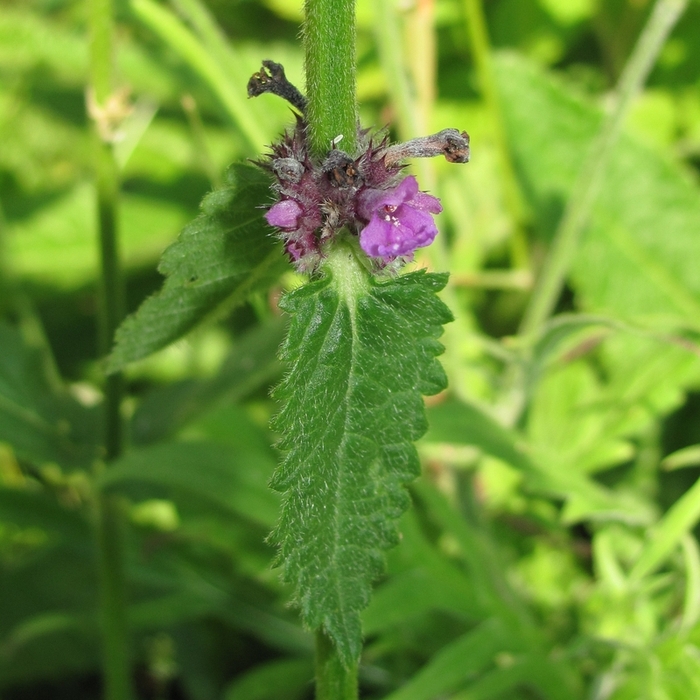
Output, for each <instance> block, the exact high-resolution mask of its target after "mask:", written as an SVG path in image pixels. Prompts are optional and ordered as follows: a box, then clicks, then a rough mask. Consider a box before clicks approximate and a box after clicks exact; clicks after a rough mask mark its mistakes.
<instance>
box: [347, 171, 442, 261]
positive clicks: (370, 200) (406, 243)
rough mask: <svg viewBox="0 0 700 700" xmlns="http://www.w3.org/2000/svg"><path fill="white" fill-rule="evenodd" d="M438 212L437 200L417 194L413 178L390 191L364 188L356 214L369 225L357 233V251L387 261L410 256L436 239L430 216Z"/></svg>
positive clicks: (423, 194)
mask: <svg viewBox="0 0 700 700" xmlns="http://www.w3.org/2000/svg"><path fill="white" fill-rule="evenodd" d="M441 211H442V206H441V205H440V200H439V199H438V198H437V197H433V196H432V195H429V194H426V193H425V192H420V191H419V190H418V181H417V180H416V178H415V177H413V175H409V176H408V177H406V178H404V179H403V180H402V181H401V182H400V183H399V184H398V185H397V186H396V187H394V188H393V189H391V190H377V189H371V188H367V189H365V190H363V191H362V192H361V193H360V194H359V196H358V198H357V213H358V214H359V216H360V217H361V218H363V219H365V220H367V221H369V223H368V224H367V225H366V226H365V227H364V228H363V229H362V231H361V232H360V247H361V248H362V250H364V251H365V253H367V255H369V256H370V257H372V258H384V259H385V260H387V261H390V260H393V259H394V258H397V257H399V256H405V255H411V254H412V253H413V252H414V251H415V250H416V248H422V247H424V246H427V245H430V244H431V243H432V242H433V240H434V239H435V236H436V235H437V228H436V227H435V222H434V221H433V217H432V216H431V215H432V214H439V213H440V212H441Z"/></svg>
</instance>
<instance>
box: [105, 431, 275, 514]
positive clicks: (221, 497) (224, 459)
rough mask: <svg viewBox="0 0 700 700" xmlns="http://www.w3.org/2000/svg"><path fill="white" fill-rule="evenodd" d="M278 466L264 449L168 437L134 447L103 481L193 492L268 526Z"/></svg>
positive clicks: (109, 486)
mask: <svg viewBox="0 0 700 700" xmlns="http://www.w3.org/2000/svg"><path fill="white" fill-rule="evenodd" d="M273 466H274V462H273V461H272V458H271V455H270V454H269V453H264V452H261V451H259V450H242V449H238V450H233V449H231V448H230V447H227V446H225V445H216V444H208V443H204V442H167V443H163V444H160V445H155V446H153V447H147V448H143V449H140V450H132V451H131V452H129V453H128V454H127V455H125V456H124V457H122V458H121V459H119V460H117V461H116V462H114V463H113V464H112V465H111V466H110V468H109V469H108V470H106V471H105V472H103V474H102V475H101V477H100V479H99V483H100V485H101V486H102V487H103V488H105V489H121V490H123V489H124V488H125V487H126V486H127V485H128V484H142V485H145V484H150V485H152V486H158V487H161V488H165V489H168V490H170V489H174V490H175V491H176V492H177V491H181V492H184V493H190V494H192V495H194V496H197V497H199V498H204V499H206V500H207V501H209V502H210V503H213V504H216V505H218V506H219V507H220V508H223V509H224V510H226V511H229V512H233V513H235V514H237V515H239V516H242V517H245V518H247V519H249V520H251V521H252V522H257V523H261V524H262V525H264V526H268V527H269V526H270V525H271V524H272V523H273V522H274V519H275V515H276V513H277V499H276V498H275V495H274V494H273V493H271V492H270V490H269V489H268V488H267V483H266V482H267V479H268V478H269V475H270V473H271V472H272V468H273ZM174 497H175V499H176V500H177V495H176V494H175V495H174Z"/></svg>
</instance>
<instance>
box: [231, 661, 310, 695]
mask: <svg viewBox="0 0 700 700" xmlns="http://www.w3.org/2000/svg"><path fill="white" fill-rule="evenodd" d="M313 675H314V671H313V664H312V662H311V659H289V660H284V661H271V662H269V663H266V664H261V665H260V666H256V667H255V668H254V669H253V670H252V671H249V672H248V673H246V674H244V675H243V676H241V678H239V679H238V680H237V681H235V682H234V683H232V684H231V685H230V686H229V687H228V688H227V689H226V693H225V694H224V700H278V699H279V698H285V700H298V699H300V698H304V697H306V696H307V695H308V692H309V688H310V687H311V683H312V679H313Z"/></svg>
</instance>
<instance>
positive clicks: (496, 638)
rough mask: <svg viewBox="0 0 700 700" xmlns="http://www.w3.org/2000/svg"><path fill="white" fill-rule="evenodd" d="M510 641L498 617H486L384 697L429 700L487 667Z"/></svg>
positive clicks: (388, 699)
mask: <svg viewBox="0 0 700 700" xmlns="http://www.w3.org/2000/svg"><path fill="white" fill-rule="evenodd" d="M511 645H512V641H511V640H509V639H508V634H507V633H506V630H505V629H504V627H503V625H502V624H500V622H499V621H498V620H488V621H486V622H484V623H482V624H481V625H479V626H478V627H476V628H475V629H474V630H471V631H470V632H467V633H466V634H464V635H463V636H462V637H460V638H459V639H457V640H455V641H454V642H452V643H451V644H450V645H448V646H446V647H445V648H443V649H441V650H440V652H439V653H438V654H436V655H435V656H434V657H433V658H432V659H431V660H430V662H429V663H428V664H427V665H426V666H425V667H424V668H422V669H421V670H420V671H419V672H418V673H417V674H416V675H415V676H414V677H413V678H411V680H410V681H409V682H408V683H406V684H405V685H404V686H402V687H401V689H400V690H397V691H396V692H395V693H392V694H391V695H389V697H388V698H387V700H431V699H432V698H434V697H436V696H439V695H442V694H444V693H446V692H449V691H451V690H454V689H455V688H458V687H459V686H460V685H461V684H462V683H464V682H465V681H466V680H467V679H469V678H471V677H473V676H474V675H475V674H477V673H479V672H481V671H482V670H483V669H484V668H489V667H490V666H491V664H492V663H493V659H494V657H495V656H496V654H498V653H499V652H503V651H506V650H509V649H512V646H511Z"/></svg>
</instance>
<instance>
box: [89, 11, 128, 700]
mask: <svg viewBox="0 0 700 700" xmlns="http://www.w3.org/2000/svg"><path fill="white" fill-rule="evenodd" d="M88 9H89V26H90V88H91V90H90V95H89V102H90V110H91V113H92V117H93V119H94V126H95V129H94V132H95V133H94V144H95V146H94V148H95V187H96V193H97V212H98V227H99V244H100V262H101V290H100V319H99V320H100V329H99V347H100V352H101V354H102V355H106V354H107V353H108V352H109V350H110V348H111V345H112V339H113V338H114V333H115V331H116V329H117V327H118V326H119V324H120V323H121V321H122V318H123V316H124V284H123V281H122V277H121V269H120V262H119V250H118V238H117V228H118V205H119V172H118V167H117V163H116V160H115V156H114V149H113V145H112V143H111V141H110V139H109V130H110V128H112V127H111V126H110V121H109V118H108V116H107V112H106V108H107V107H108V105H110V101H111V100H113V89H114V85H113V51H114V39H113V31H114V19H113V12H114V10H113V7H112V0H88ZM112 104H114V102H112ZM104 393H105V406H104V451H105V459H106V461H108V462H109V461H111V460H113V459H115V458H116V457H118V456H119V454H120V453H121V451H122V442H123V427H122V419H121V412H120V407H121V400H122V394H123V379H122V376H121V375H120V374H119V373H116V374H113V375H110V376H109V377H107V378H106V380H105V386H104ZM96 506H97V507H96V510H97V513H96V520H97V546H98V558H99V579H100V621H101V629H102V655H103V673H104V697H105V700H129V699H130V698H131V697H132V690H131V669H130V659H129V636H128V630H127V626H126V617H127V604H126V590H125V588H126V586H125V575H124V562H123V550H124V548H123V543H122V529H123V518H122V515H121V512H120V509H119V504H118V503H117V501H116V500H115V497H113V496H103V495H100V496H98V500H97V504H96Z"/></svg>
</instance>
